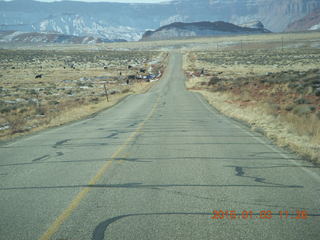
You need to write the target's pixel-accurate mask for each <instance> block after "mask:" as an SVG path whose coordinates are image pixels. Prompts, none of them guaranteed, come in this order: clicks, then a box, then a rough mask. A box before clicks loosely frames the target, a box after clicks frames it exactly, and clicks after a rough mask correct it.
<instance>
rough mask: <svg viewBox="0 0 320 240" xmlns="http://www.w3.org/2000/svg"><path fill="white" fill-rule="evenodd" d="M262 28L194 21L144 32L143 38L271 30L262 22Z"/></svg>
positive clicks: (264, 31)
mask: <svg viewBox="0 0 320 240" xmlns="http://www.w3.org/2000/svg"><path fill="white" fill-rule="evenodd" d="M260 24H261V25H260V28H248V27H240V26H237V25H234V24H232V23H227V22H222V21H218V22H194V23H182V22H176V23H172V24H169V25H166V26H163V27H160V28H159V29H157V30H155V31H147V32H145V33H144V35H143V37H142V40H143V41H146V40H169V39H175V38H184V37H204V36H219V35H234V34H254V33H267V32H270V31H268V30H266V29H265V28H264V27H263V24H262V23H260Z"/></svg>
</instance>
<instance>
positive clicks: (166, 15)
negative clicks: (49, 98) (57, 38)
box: [0, 0, 320, 41]
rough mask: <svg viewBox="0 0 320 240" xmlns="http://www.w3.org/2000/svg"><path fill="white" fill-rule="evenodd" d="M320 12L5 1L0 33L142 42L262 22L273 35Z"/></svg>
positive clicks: (235, 5) (192, 2) (234, 0)
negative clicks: (220, 24) (197, 25)
mask: <svg viewBox="0 0 320 240" xmlns="http://www.w3.org/2000/svg"><path fill="white" fill-rule="evenodd" d="M316 8H320V1H319V0H173V1H167V2H164V3H161V4H142V3H140V4H132V3H111V2H100V3H88V2H77V1H57V2H51V3H48V2H37V1H32V0H14V1H1V0H0V30H17V31H23V32H41V31H42V32H51V31H55V32H59V33H62V34H67V35H77V36H88V35H89V36H92V37H99V38H106V39H126V40H130V41H132V40H138V39H140V38H141V36H142V35H143V33H144V32H145V31H146V30H150V29H157V28H159V27H161V26H164V25H168V24H171V23H174V22H201V21H212V22H213V21H225V22H231V23H234V24H237V25H239V24H243V23H247V22H251V21H256V20H258V21H261V22H263V23H264V24H265V26H266V28H267V29H270V30H271V31H273V32H277V31H283V30H284V29H285V28H286V26H287V25H288V24H289V23H292V22H294V21H296V20H298V19H301V18H302V17H304V16H306V15H308V14H310V13H311V12H312V11H313V10H314V9H316Z"/></svg>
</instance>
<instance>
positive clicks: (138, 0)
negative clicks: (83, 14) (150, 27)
mask: <svg viewBox="0 0 320 240" xmlns="http://www.w3.org/2000/svg"><path fill="white" fill-rule="evenodd" d="M36 1H41V2H54V1H57V0H36ZM69 1H70V0H69ZM71 1H81V2H126V3H159V2H168V1H169V0H71Z"/></svg>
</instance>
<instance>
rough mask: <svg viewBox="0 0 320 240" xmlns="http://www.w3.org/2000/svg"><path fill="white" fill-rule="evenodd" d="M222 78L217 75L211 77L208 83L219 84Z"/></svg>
mask: <svg viewBox="0 0 320 240" xmlns="http://www.w3.org/2000/svg"><path fill="white" fill-rule="evenodd" d="M221 80H222V79H221V78H218V77H216V76H214V77H212V78H210V80H209V82H208V85H209V86H210V85H214V84H217V83H218V82H220V81H221Z"/></svg>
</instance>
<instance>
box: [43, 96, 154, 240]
mask: <svg viewBox="0 0 320 240" xmlns="http://www.w3.org/2000/svg"><path fill="white" fill-rule="evenodd" d="M159 101H160V97H158V98H157V100H156V102H155V103H154V105H153V107H152V109H151V111H150V113H149V114H148V116H147V117H146V118H145V120H144V121H143V122H142V123H140V124H139V126H138V128H137V129H136V130H135V132H134V133H132V134H131V135H130V136H129V137H128V138H127V140H126V141H125V142H124V143H123V144H122V145H121V147H120V148H118V150H117V151H116V152H115V153H113V155H112V156H111V160H110V161H107V162H106V163H105V164H104V165H103V166H102V167H101V168H100V169H99V171H98V172H97V173H96V175H95V176H94V177H93V178H92V179H91V180H90V181H89V183H88V185H94V184H96V183H97V182H98V181H99V180H100V179H101V177H102V176H103V175H104V174H105V172H106V171H107V169H108V168H109V167H110V166H111V165H112V163H113V160H114V159H115V158H116V157H117V156H119V155H120V154H121V153H122V152H123V151H124V149H125V148H126V147H127V146H128V145H129V144H130V143H131V142H132V140H133V139H134V138H135V137H136V136H137V134H138V133H139V132H140V131H141V129H142V128H143V127H144V125H145V123H146V122H147V121H148V120H149V119H150V118H151V117H152V116H153V114H154V112H155V111H156V109H157V107H158V105H159ZM90 190H91V188H90V187H85V188H83V189H82V190H81V191H80V192H79V193H78V194H77V195H76V196H75V198H73V200H72V201H71V202H70V204H69V205H68V206H67V208H66V209H65V210H64V211H63V212H62V213H61V214H60V215H59V216H58V217H57V218H56V219H55V221H54V222H53V223H52V224H51V225H50V226H49V228H48V229H47V230H46V232H45V233H44V234H43V235H42V236H41V237H40V238H39V240H50V239H51V237H52V236H53V235H54V234H55V233H56V232H57V231H58V230H59V228H60V226H61V225H62V224H63V223H64V222H65V221H66V220H67V218H68V217H69V216H70V215H71V214H72V213H73V212H74V210H76V208H77V207H78V206H79V204H80V202H81V200H82V199H84V198H85V197H86V195H87V194H88V193H89V191H90Z"/></svg>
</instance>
